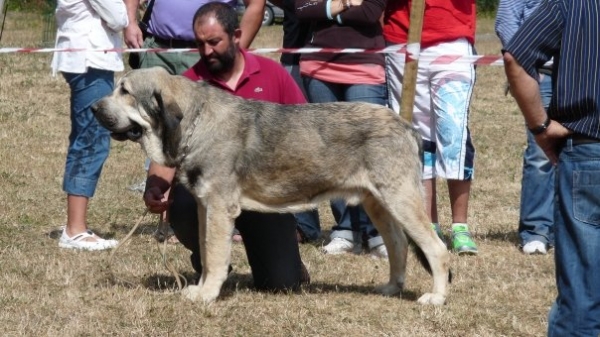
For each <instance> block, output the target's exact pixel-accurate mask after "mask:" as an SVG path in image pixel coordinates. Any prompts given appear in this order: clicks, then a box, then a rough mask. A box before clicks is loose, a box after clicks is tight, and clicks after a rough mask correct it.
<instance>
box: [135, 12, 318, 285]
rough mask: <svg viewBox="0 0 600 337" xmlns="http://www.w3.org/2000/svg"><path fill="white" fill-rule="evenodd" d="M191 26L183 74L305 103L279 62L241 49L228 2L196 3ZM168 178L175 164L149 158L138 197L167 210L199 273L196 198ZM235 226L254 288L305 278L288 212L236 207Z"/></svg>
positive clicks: (260, 96) (246, 94)
mask: <svg viewBox="0 0 600 337" xmlns="http://www.w3.org/2000/svg"><path fill="white" fill-rule="evenodd" d="M193 27H194V34H195V37H196V41H197V44H198V49H199V51H200V61H199V62H197V63H196V64H195V65H194V66H193V67H192V68H190V69H189V70H187V71H186V72H185V73H184V74H183V76H185V77H187V78H189V79H191V80H193V81H200V80H203V81H207V82H209V83H210V84H211V85H214V86H216V87H219V88H221V89H223V90H225V91H228V92H230V93H232V94H234V95H237V96H240V97H243V98H247V99H255V100H262V101H268V102H274V103H280V104H302V103H305V102H306V100H305V99H304V96H303V95H302V92H301V91H300V89H299V88H298V86H297V85H296V83H295V82H294V80H293V79H292V77H291V76H290V75H289V74H288V73H287V72H286V71H285V69H283V67H281V65H279V64H277V63H276V62H274V61H272V60H270V59H267V58H264V57H261V56H256V55H253V54H250V53H247V52H246V51H244V50H243V49H241V47H240V39H241V36H243V33H242V31H241V30H240V29H239V24H238V18H237V14H236V11H235V10H234V9H233V8H231V7H230V6H228V5H226V4H222V3H218V2H211V3H209V4H206V5H204V6H202V7H200V9H198V11H197V12H196V14H195V16H194V19H193ZM174 178H175V169H173V168H169V167H164V166H161V165H158V164H156V163H152V164H151V165H150V169H149V171H148V179H147V184H146V186H147V187H146V192H145V193H144V201H145V203H146V206H147V207H148V209H149V210H150V211H151V212H153V213H162V212H164V211H168V213H169V219H170V221H171V225H172V227H173V230H174V231H175V235H176V236H177V238H178V239H179V240H180V242H181V243H183V245H184V246H185V247H186V248H188V249H189V250H191V251H192V256H191V259H192V265H193V267H194V269H195V270H196V271H197V272H198V273H202V265H201V263H200V261H201V260H200V247H199V237H198V218H197V216H198V215H197V206H196V201H195V199H194V197H193V196H192V195H191V194H190V192H188V191H187V189H185V187H183V186H182V185H180V184H178V183H177V182H176V180H174ZM171 187H172V188H171ZM169 189H172V193H171V195H170V197H169V199H170V200H171V202H169V201H167V200H166V198H165V194H166V193H167V191H169ZM235 226H236V227H237V228H238V230H239V231H240V234H241V236H242V238H243V239H244V247H245V249H246V254H247V255H248V262H249V263H250V268H251V269H252V275H253V277H254V284H255V287H256V288H257V289H264V290H282V289H295V288H297V287H298V286H300V284H302V283H305V282H308V280H309V277H308V272H307V271H306V269H305V268H304V265H303V264H302V260H301V259H300V251H299V248H298V241H297V239H296V221H295V219H294V217H293V216H292V215H291V214H279V213H258V212H251V211H242V213H241V215H240V216H239V217H238V218H237V219H236V220H235Z"/></svg>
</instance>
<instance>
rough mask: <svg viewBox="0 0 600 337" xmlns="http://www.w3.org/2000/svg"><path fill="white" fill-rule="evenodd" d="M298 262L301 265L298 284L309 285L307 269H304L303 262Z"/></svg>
mask: <svg viewBox="0 0 600 337" xmlns="http://www.w3.org/2000/svg"><path fill="white" fill-rule="evenodd" d="M300 264H301V265H302V266H301V268H302V271H301V274H302V275H301V276H300V284H301V285H309V284H310V274H309V273H308V269H306V266H305V265H304V262H302V261H300Z"/></svg>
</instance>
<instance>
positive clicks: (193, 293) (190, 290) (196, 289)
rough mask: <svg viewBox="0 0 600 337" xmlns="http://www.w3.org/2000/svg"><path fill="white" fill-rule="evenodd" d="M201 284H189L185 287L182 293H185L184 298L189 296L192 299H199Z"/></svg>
mask: <svg viewBox="0 0 600 337" xmlns="http://www.w3.org/2000/svg"><path fill="white" fill-rule="evenodd" d="M200 289H201V287H200V286H193V285H191V286H187V287H186V288H184V289H183V290H181V294H182V295H183V297H184V298H187V299H188V300H190V301H193V302H195V301H197V300H198V298H199V297H200Z"/></svg>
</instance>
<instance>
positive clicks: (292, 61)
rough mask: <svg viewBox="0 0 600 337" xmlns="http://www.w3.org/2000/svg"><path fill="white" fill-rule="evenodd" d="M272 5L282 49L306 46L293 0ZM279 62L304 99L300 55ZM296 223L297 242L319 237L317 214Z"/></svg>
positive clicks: (287, 55)
mask: <svg viewBox="0 0 600 337" xmlns="http://www.w3.org/2000/svg"><path fill="white" fill-rule="evenodd" d="M270 2H271V3H272V4H274V5H276V6H277V7H280V8H281V9H283V45H282V47H283V48H301V47H304V45H305V44H306V41H307V38H308V36H309V35H308V34H309V28H310V24H309V23H308V22H303V21H300V20H298V16H297V15H296V10H295V5H296V4H295V0H272V1H270ZM280 62H281V64H282V65H283V67H284V68H285V70H287V71H288V73H290V75H292V77H293V78H294V80H295V81H296V83H297V84H298V86H299V87H300V89H301V90H302V93H303V94H304V97H307V96H306V90H304V83H303V82H302V77H301V75H300V54H293V53H282V54H281V58H280ZM295 217H296V221H297V222H298V241H300V242H303V243H304V242H310V241H315V240H317V239H318V238H319V237H320V236H321V226H320V224H319V213H318V212H317V211H316V210H314V211H307V212H301V213H297V214H295Z"/></svg>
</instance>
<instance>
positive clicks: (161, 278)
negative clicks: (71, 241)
mask: <svg viewBox="0 0 600 337" xmlns="http://www.w3.org/2000/svg"><path fill="white" fill-rule="evenodd" d="M111 276H112V275H108V276H107V277H105V278H104V279H103V280H101V281H100V283H101V285H103V286H105V287H123V288H128V289H131V288H137V287H143V288H145V289H147V290H149V291H151V292H156V293H173V294H174V293H176V292H178V291H179V285H178V283H177V280H176V279H175V277H174V276H173V275H169V274H152V275H148V276H146V277H144V278H142V279H141V280H138V281H137V282H136V281H133V280H124V279H120V278H117V277H111ZM181 276H182V277H183V278H182V279H181V280H180V281H181V282H182V285H183V287H186V286H189V285H195V284H197V283H198V279H199V275H198V274H197V273H192V272H184V273H182V275H181ZM242 289H247V290H252V291H257V292H266V293H272V294H282V295H289V294H298V295H300V294H327V293H338V294H339V293H347V294H350V293H354V294H363V295H373V294H378V293H377V292H376V291H375V289H374V287H373V286H370V285H353V284H346V285H340V284H333V283H323V282H313V283H311V284H309V285H303V286H302V287H300V288H299V289H297V290H284V291H272V292H271V291H259V290H256V288H255V287H254V282H253V279H252V275H251V274H238V273H235V272H232V273H230V274H229V277H228V278H227V280H226V281H225V283H224V284H223V287H222V288H221V293H220V295H219V298H220V299H227V298H230V297H233V296H234V295H235V293H236V292H238V291H240V290H242ZM418 296H419V295H418V294H417V293H415V292H414V291H411V290H404V291H403V292H402V296H401V298H402V299H403V300H407V301H411V302H416V301H417V299H418Z"/></svg>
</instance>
